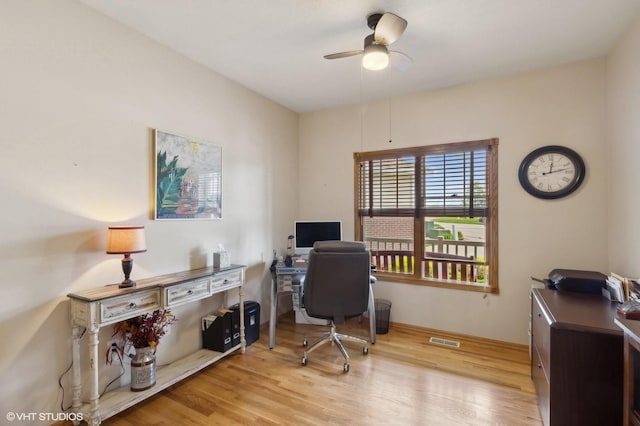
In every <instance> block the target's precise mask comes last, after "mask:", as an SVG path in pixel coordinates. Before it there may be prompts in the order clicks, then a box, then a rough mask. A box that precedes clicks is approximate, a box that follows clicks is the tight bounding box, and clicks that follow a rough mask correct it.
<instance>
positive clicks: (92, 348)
mask: <svg viewBox="0 0 640 426" xmlns="http://www.w3.org/2000/svg"><path fill="white" fill-rule="evenodd" d="M99 330H100V328H99V327H95V328H90V329H89V369H90V371H91V376H90V377H89V379H90V380H89V386H90V396H89V418H88V419H87V423H88V424H90V425H96V426H97V425H99V424H100V405H99V404H100V403H99V401H98V398H99V396H100V395H99V392H98V360H99V357H98V331H99Z"/></svg>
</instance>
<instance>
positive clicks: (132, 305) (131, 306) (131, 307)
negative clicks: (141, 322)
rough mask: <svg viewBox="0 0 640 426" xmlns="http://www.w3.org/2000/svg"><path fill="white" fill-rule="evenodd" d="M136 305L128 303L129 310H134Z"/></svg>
mask: <svg viewBox="0 0 640 426" xmlns="http://www.w3.org/2000/svg"><path fill="white" fill-rule="evenodd" d="M136 306H137V305H136V304H135V303H134V302H131V303H129V309H133V308H135V307H136Z"/></svg>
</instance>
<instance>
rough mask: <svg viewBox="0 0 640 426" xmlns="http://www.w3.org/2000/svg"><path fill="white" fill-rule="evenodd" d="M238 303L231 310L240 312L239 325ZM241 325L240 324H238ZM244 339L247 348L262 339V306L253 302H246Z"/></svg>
mask: <svg viewBox="0 0 640 426" xmlns="http://www.w3.org/2000/svg"><path fill="white" fill-rule="evenodd" d="M238 306H239V305H238V304H237V303H236V304H235V305H233V306H232V307H231V308H230V309H231V310H232V311H236V312H238V323H239V322H240V311H239V309H238ZM238 325H239V324H238ZM244 338H245V340H246V342H247V346H248V345H250V344H252V343H253V342H255V341H256V340H258V339H259V338H260V304H259V303H258V302H254V301H252V300H247V301H246V302H244Z"/></svg>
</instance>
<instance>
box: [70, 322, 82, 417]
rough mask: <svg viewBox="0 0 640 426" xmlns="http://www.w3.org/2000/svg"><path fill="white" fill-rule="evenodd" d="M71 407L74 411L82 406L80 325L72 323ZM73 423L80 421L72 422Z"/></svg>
mask: <svg viewBox="0 0 640 426" xmlns="http://www.w3.org/2000/svg"><path fill="white" fill-rule="evenodd" d="M71 337H72V343H71V360H72V363H73V367H72V369H71V374H72V376H71V409H72V411H73V412H75V413H79V412H80V407H81V406H82V371H81V370H82V368H81V366H80V338H81V337H82V332H81V327H80V326H78V325H74V326H73V327H72V328H71ZM74 424H75V425H77V424H80V422H74Z"/></svg>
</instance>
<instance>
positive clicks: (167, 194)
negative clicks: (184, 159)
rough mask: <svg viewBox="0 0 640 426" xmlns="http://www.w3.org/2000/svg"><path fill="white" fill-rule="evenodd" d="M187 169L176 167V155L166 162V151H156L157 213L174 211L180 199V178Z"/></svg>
mask: <svg viewBox="0 0 640 426" xmlns="http://www.w3.org/2000/svg"><path fill="white" fill-rule="evenodd" d="M187 170H189V169H188V168H186V167H178V156H177V155H175V156H174V157H173V159H172V160H171V162H170V163H168V164H167V152H166V151H164V152H163V151H160V152H158V158H157V185H158V187H157V188H156V190H157V194H156V196H157V199H156V206H157V207H158V213H164V214H166V213H175V211H176V208H177V207H178V202H179V201H180V186H181V184H182V178H183V177H184V175H185V173H186V172H187Z"/></svg>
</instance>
